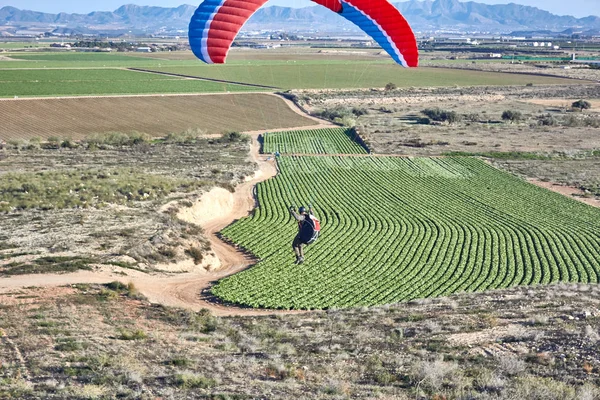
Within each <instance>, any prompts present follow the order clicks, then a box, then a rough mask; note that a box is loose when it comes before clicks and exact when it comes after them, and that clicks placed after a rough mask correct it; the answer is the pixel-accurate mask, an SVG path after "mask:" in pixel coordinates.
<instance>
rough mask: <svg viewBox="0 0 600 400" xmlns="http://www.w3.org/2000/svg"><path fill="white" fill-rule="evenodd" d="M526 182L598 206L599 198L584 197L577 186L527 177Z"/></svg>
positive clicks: (599, 205)
mask: <svg viewBox="0 0 600 400" xmlns="http://www.w3.org/2000/svg"><path fill="white" fill-rule="evenodd" d="M527 182H529V183H532V184H534V185H536V186H539V187H543V188H544V189H548V190H552V191H553V192H556V193H560V194H562V195H563V196H567V197H569V198H571V199H574V200H577V201H580V202H582V203H585V204H588V205H590V206H593V207H600V200H598V199H596V198H595V197H584V195H585V192H584V191H583V190H581V189H579V188H576V187H573V186H565V185H560V184H558V183H553V182H544V181H540V180H538V179H527Z"/></svg>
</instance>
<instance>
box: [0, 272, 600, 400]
mask: <svg viewBox="0 0 600 400" xmlns="http://www.w3.org/2000/svg"><path fill="white" fill-rule="evenodd" d="M598 295H599V293H598V287H597V286H585V285H580V286H550V287H545V288H543V287H537V288H521V289H513V290H507V291H497V292H487V293H479V294H473V295H456V296H453V297H450V298H444V299H437V300H422V301H414V302H410V303H405V304H401V305H393V306H386V307H376V308H369V309H353V310H344V311H336V310H330V311H327V312H318V313H309V314H302V315H287V316H273V317H244V318H240V317H229V318H216V317H213V316H211V315H210V314H209V313H207V312H202V311H201V312H199V313H193V312H188V311H185V310H181V309H172V308H165V307H162V306H158V305H151V304H149V303H148V302H146V301H145V300H144V299H143V298H141V297H140V296H139V295H138V294H137V292H136V289H135V287H132V286H127V285H124V284H117V283H113V284H110V285H106V286H90V285H76V286H73V287H62V288H57V289H42V288H35V287H32V288H27V289H21V290H17V291H14V292H12V293H5V294H3V295H2V296H1V297H0V302H1V303H2V306H1V307H0V326H2V329H0V340H1V343H2V345H0V357H1V358H2V360H3V362H2V366H1V367H0V397H2V398H18V399H36V398H44V399H53V398H57V399H58V398H60V399H64V398H69V399H92V398H106V399H114V398H120V399H156V398H163V399H190V398H206V399H253V398H269V399H289V398H317V399H346V398H354V399H355V398H364V399H378V398H380V399H391V398H393V399H418V400H425V399H464V400H466V399H505V400H509V399H510V400H523V399H540V400H541V399H543V400H593V399H597V398H598V396H600V391H599V389H598V387H599V385H600V358H599V354H600V353H599V352H598V343H599V340H600V334H599V331H598V329H599V328H600V310H599V308H598Z"/></svg>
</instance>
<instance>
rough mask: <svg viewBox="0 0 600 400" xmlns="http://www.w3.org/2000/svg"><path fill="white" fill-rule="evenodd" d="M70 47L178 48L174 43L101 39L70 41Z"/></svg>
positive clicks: (130, 49) (127, 49) (119, 49)
mask: <svg viewBox="0 0 600 400" xmlns="http://www.w3.org/2000/svg"><path fill="white" fill-rule="evenodd" d="M71 46H72V47H80V48H87V49H93V48H99V49H116V50H117V51H133V50H135V49H136V48H138V47H150V48H151V49H152V51H176V50H179V49H180V48H179V46H178V45H176V44H173V45H161V46H160V47H158V46H156V45H149V44H146V43H132V42H123V41H119V42H113V41H108V42H107V41H103V40H80V41H78V42H75V43H72V44H71Z"/></svg>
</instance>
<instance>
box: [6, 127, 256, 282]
mask: <svg viewBox="0 0 600 400" xmlns="http://www.w3.org/2000/svg"><path fill="white" fill-rule="evenodd" d="M247 157H248V142H247V141H246V140H245V139H244V138H239V137H238V136H235V135H234V136H225V137H223V138H221V139H197V138H195V137H194V136H193V135H184V134H182V135H170V136H169V137H167V139H166V140H164V141H158V142H150V141H149V140H148V137H145V136H143V135H134V136H127V135H116V134H113V135H104V136H97V137H96V138H94V139H93V140H89V141H87V142H80V143H76V142H72V141H70V140H64V141H59V142H42V143H40V142H36V141H32V142H27V143H20V144H19V145H18V146H16V147H15V146H12V145H9V146H8V147H7V148H5V149H3V150H0V213H1V218H0V275H13V274H24V273H32V272H34V273H44V272H52V271H73V270H77V269H92V268H93V266H94V265H97V264H113V265H115V266H120V267H125V268H136V269H140V268H142V269H147V270H152V269H154V268H156V267H157V266H158V265H160V264H168V263H173V262H175V261H178V260H179V261H181V260H189V264H190V265H191V267H193V266H194V262H193V261H195V262H196V263H198V264H200V263H201V262H202V258H203V255H204V254H206V253H208V252H209V251H210V246H209V245H208V243H207V242H206V240H205V239H204V238H203V237H202V235H201V233H202V229H201V228H200V227H199V226H196V225H192V224H188V223H184V222H183V221H180V220H178V219H177V218H176V217H175V214H176V212H177V208H178V207H181V206H190V205H191V204H192V201H194V200H195V199H197V198H198V197H199V196H200V195H201V194H202V193H203V192H205V191H206V190H208V189H210V188H211V187H213V186H222V187H225V188H227V189H229V190H233V188H234V186H235V185H236V184H237V183H238V182H240V181H243V180H244V177H246V176H248V175H250V174H252V173H253V171H254V168H255V165H254V164H253V163H252V162H248V161H246V159H247ZM167 203H169V204H171V206H170V207H165V204H167ZM192 258H193V260H192Z"/></svg>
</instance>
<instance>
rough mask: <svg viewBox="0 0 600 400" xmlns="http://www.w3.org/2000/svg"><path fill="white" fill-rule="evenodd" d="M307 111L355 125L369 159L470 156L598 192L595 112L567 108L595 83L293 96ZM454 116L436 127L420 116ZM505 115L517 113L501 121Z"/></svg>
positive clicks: (592, 95) (595, 93) (598, 93)
mask: <svg viewBox="0 0 600 400" xmlns="http://www.w3.org/2000/svg"><path fill="white" fill-rule="evenodd" d="M292 96H293V97H295V99H296V101H297V102H298V103H299V104H301V105H302V106H303V107H305V108H307V109H308V110H310V111H311V112H312V113H315V114H318V115H322V116H325V117H328V118H332V119H335V120H336V121H338V122H341V123H345V124H347V125H355V126H356V127H357V129H358V131H359V132H360V134H361V136H362V137H363V138H364V139H365V140H366V142H367V143H368V145H369V146H370V148H371V149H372V150H373V151H374V152H375V153H380V154H405V155H429V156H430V155H443V154H456V153H459V154H467V155H468V154H472V155H482V156H486V157H489V158H491V159H493V160H495V161H494V162H495V165H497V166H501V167H503V168H506V169H508V170H509V171H511V172H515V173H518V174H519V175H522V176H524V177H530V178H536V179H539V180H543V181H553V182H559V183H561V184H567V185H573V186H576V187H580V188H582V189H583V190H587V191H589V192H590V194H591V193H595V194H600V171H599V170H598V168H597V163H598V157H599V156H600V155H599V154H598V152H597V151H596V150H597V149H599V148H600V139H599V138H600V135H599V134H600V114H599V113H598V110H597V109H596V108H594V107H593V108H592V109H590V110H585V111H583V112H581V111H579V110H573V109H571V107H570V106H571V104H572V103H573V102H574V101H576V100H579V99H586V100H590V101H591V103H592V105H594V104H595V102H594V99H598V98H600V89H599V87H598V86H597V85H569V86H513V87H478V88H474V87H471V88H431V89H426V88H424V89H415V88H413V89H395V90H388V91H385V90H368V91H351V90H348V91H337V92H336V91H294V92H293V94H292ZM426 109H429V110H436V109H438V110H441V111H446V112H447V113H449V114H451V115H452V116H453V118H456V120H455V121H453V122H452V123H449V122H447V121H446V122H437V121H434V120H432V119H431V118H429V117H427V116H426V115H425V114H424V113H423V111H424V110H426ZM505 111H513V112H517V113H518V114H519V116H518V118H517V119H515V120H503V119H502V114H503V113H504V112H505Z"/></svg>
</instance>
